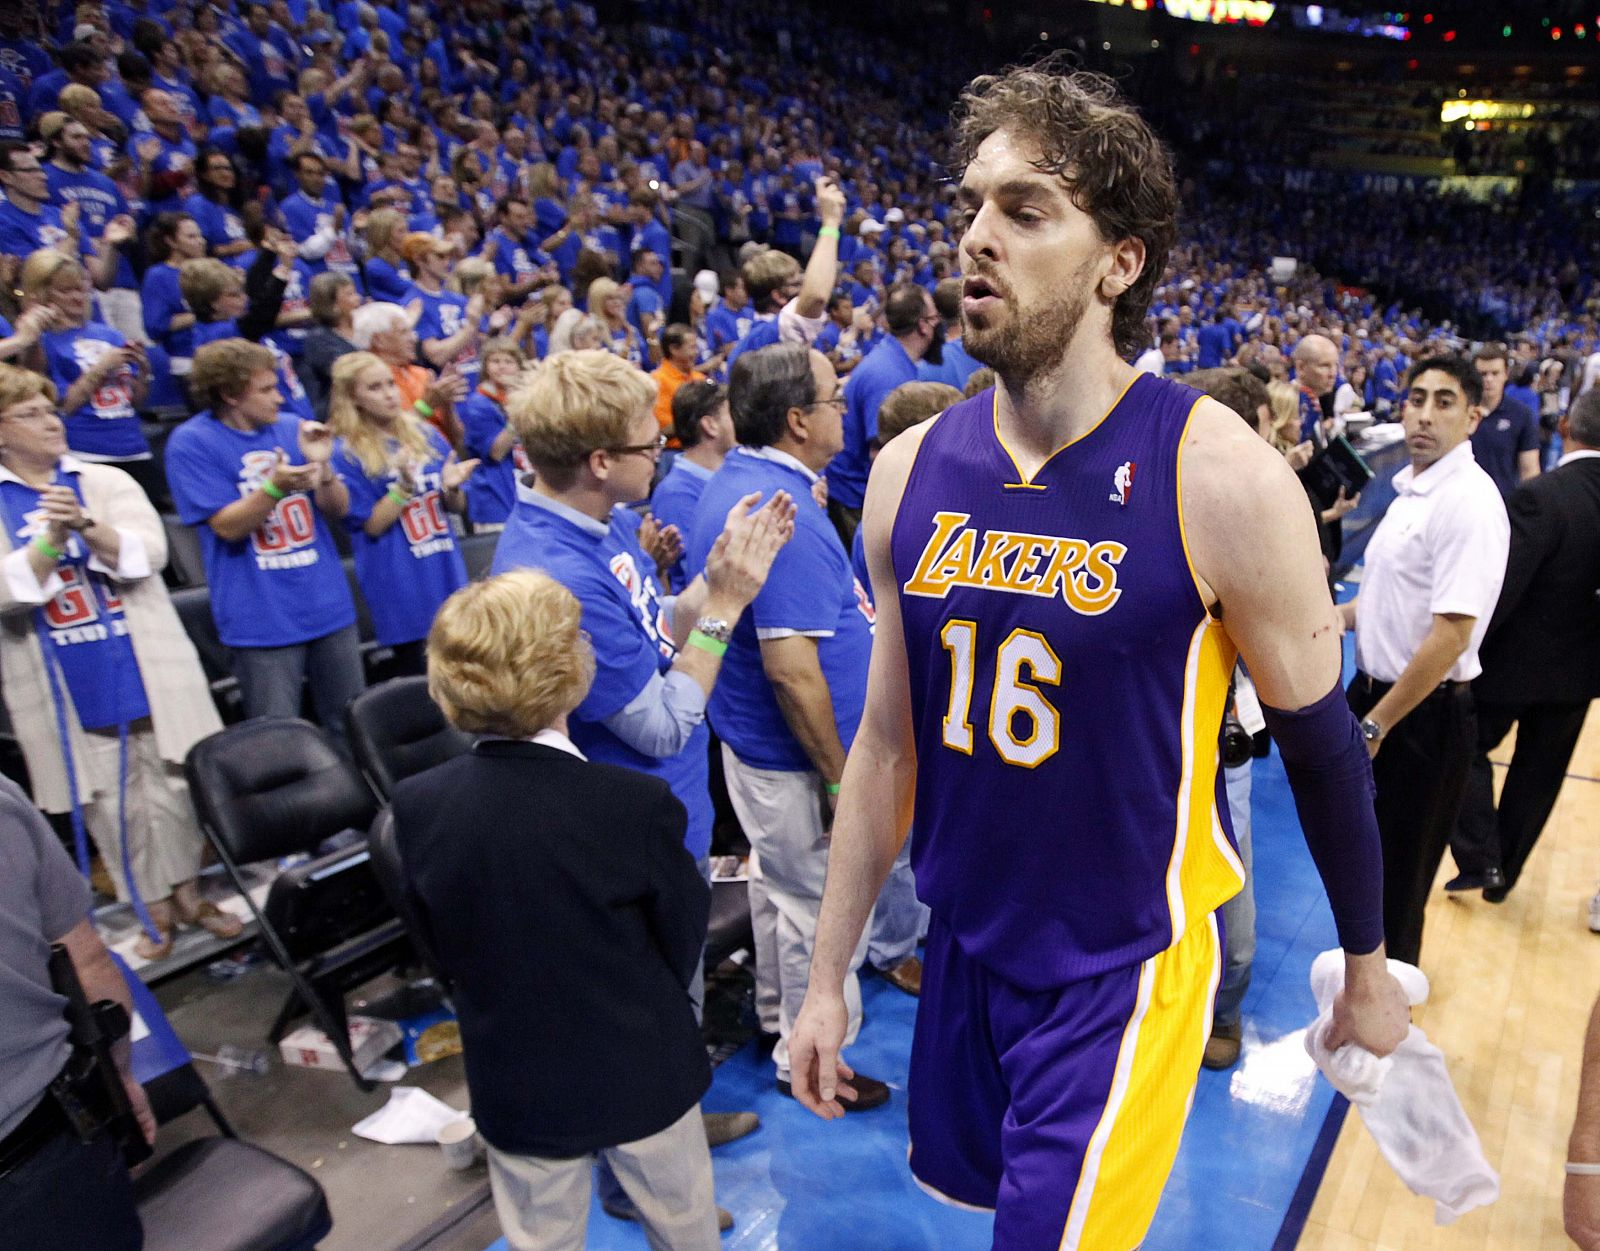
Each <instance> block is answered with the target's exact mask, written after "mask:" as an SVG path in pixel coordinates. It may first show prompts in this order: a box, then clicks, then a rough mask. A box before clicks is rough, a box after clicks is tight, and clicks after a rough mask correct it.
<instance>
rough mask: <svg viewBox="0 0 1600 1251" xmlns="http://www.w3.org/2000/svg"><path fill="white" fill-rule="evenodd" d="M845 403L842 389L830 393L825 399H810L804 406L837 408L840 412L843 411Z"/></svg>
mask: <svg viewBox="0 0 1600 1251" xmlns="http://www.w3.org/2000/svg"><path fill="white" fill-rule="evenodd" d="M845 403H846V401H845V398H844V391H843V390H840V391H839V392H838V393H837V394H834V395H830V396H829V397H828V398H827V399H825V400H812V401H811V403H809V404H807V405H806V407H807V408H837V409H838V410H839V411H840V412H841V413H842V412H843V411H844V409H845Z"/></svg>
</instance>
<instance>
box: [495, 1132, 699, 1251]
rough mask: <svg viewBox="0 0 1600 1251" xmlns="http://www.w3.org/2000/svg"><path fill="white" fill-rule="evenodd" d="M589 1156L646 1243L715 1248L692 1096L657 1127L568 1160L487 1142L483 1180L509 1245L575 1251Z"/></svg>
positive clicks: (690, 1249)
mask: <svg viewBox="0 0 1600 1251" xmlns="http://www.w3.org/2000/svg"><path fill="white" fill-rule="evenodd" d="M596 1157H599V1158H600V1159H602V1160H604V1161H605V1163H606V1164H608V1165H609V1166H610V1168H611V1171H612V1172H613V1173H614V1174H615V1175H616V1178H617V1180H618V1181H619V1182H621V1183H622V1188H623V1190H625V1191H626V1192H627V1195H628V1198H630V1199H631V1200H633V1206H634V1209H635V1211H636V1212H637V1213H638V1219H639V1227H640V1228H641V1229H643V1230H644V1236H645V1238H646V1239H647V1240H648V1241H649V1243H650V1246H651V1247H652V1248H653V1251H718V1248H719V1246H720V1243H721V1236H720V1235H719V1234H718V1232H717V1205H716V1202H715V1200H714V1199H713V1198H712V1193H711V1149H710V1148H709V1147H708V1146H706V1130H705V1125H704V1123H703V1122H702V1121H701V1119H700V1105H699V1104H698V1103H697V1104H695V1105H694V1106H693V1107H692V1108H690V1109H689V1110H688V1111H687V1112H685V1113H684V1114H683V1115H682V1116H681V1117H679V1118H678V1119H677V1120H676V1121H674V1122H673V1123H672V1124H671V1125H669V1126H668V1127H667V1128H666V1129H664V1130H662V1131H661V1132H660V1133H659V1134H651V1135H650V1137H648V1138H641V1139H639V1140H638V1141H637V1142H625V1143H622V1144H621V1145H619V1146H615V1147H606V1148H605V1149H604V1150H602V1151H599V1152H596V1153H594V1154H592V1155H580V1156H575V1157H574V1158H572V1159H570V1160H546V1159H540V1158H539V1157H537V1156H531V1155H508V1154H506V1153H505V1152H502V1151H496V1150H495V1149H494V1148H493V1147H490V1148H489V1187H490V1189H491V1190H492V1191H493V1192H494V1210H495V1214H496V1215H497V1216H498V1217H499V1218H500V1229H501V1231H502V1232H503V1233H504V1234H505V1236H506V1242H507V1243H508V1244H509V1245H510V1246H511V1248H512V1251H583V1246H584V1235H585V1234H586V1233H587V1231H588V1226H589V1198H590V1189H589V1173H590V1170H591V1169H592V1168H593V1167H594V1163H595V1159H596Z"/></svg>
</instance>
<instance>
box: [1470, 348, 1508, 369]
mask: <svg viewBox="0 0 1600 1251" xmlns="http://www.w3.org/2000/svg"><path fill="white" fill-rule="evenodd" d="M1472 361H1473V364H1477V362H1479V361H1503V362H1505V367H1506V370H1507V371H1508V372H1509V371H1510V369H1511V353H1510V352H1508V351H1506V348H1505V344H1503V343H1485V344H1484V345H1483V346H1482V347H1481V348H1479V349H1478V350H1477V351H1476V352H1474V353H1473V354H1472Z"/></svg>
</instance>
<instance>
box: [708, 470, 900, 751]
mask: <svg viewBox="0 0 1600 1251" xmlns="http://www.w3.org/2000/svg"><path fill="white" fill-rule="evenodd" d="M779 490H784V491H788V492H789V494H790V495H791V496H793V497H794V502H795V506H796V514H795V523H794V537H793V538H791V539H790V540H789V542H788V543H786V544H785V545H784V547H783V549H782V550H781V551H780V552H779V553H778V557H777V559H776V560H775V561H773V564H772V572H771V573H770V574H768V575H767V581H766V585H765V586H763V587H762V588H761V592H760V593H759V594H758V595H757V596H756V598H755V600H754V602H753V603H752V604H751V605H750V607H749V609H748V610H746V612H745V614H744V615H743V616H742V617H740V618H739V623H738V625H736V626H735V627H734V629H733V638H732V640H731V641H730V642H729V644H728V651H727V654H726V655H725V656H724V657H723V658H722V672H721V674H720V675H719V676H718V678H717V685H716V687H715V688H714V689H713V690H712V692H711V703H710V706H709V712H710V717H711V723H712V725H713V726H715V727H716V731H717V734H718V736H719V737H720V738H721V739H722V740H723V741H724V742H725V743H727V744H728V746H729V747H730V748H732V749H733V753H734V754H735V755H736V756H738V757H739V759H740V760H741V761H743V762H744V763H745V764H747V765H750V766H752V767H753V768H757V769H773V770H780V771H784V772H800V771H804V770H809V769H812V768H814V767H815V766H814V765H813V764H812V763H811V758H810V757H809V756H808V755H806V752H805V748H803V747H802V746H801V745H800V743H799V740H797V739H796V738H795V736H794V734H793V732H792V731H790V729H789V723H788V722H787V721H786V720H785V719H784V716H783V712H782V710H781V709H780V708H779V707H778V700H777V696H776V695H774V694H773V690H772V683H771V682H770V681H769V680H768V678H767V674H766V669H765V667H764V666H763V665H762V663H761V643H760V639H761V637H762V636H763V635H767V637H772V635H770V634H768V632H769V631H787V632H790V633H794V634H806V635H811V636H813V637H815V638H816V640H817V657H818V660H819V661H820V662H821V665H822V675H823V677H824V678H825V679H826V680H827V683H828V691H829V693H830V694H831V696H832V697H833V715H834V720H835V721H836V722H837V723H838V727H839V741H840V742H841V743H843V744H844V747H845V749H846V750H847V751H848V750H849V748H850V744H851V742H852V741H853V740H854V738H855V735H856V729H857V727H858V726H859V725H860V724H861V710H862V707H863V705H864V704H865V702H866V697H867V662H868V661H869V660H870V659H871V656H872V628H873V624H874V622H875V621H876V613H875V612H874V611H873V608H872V603H871V601H870V600H869V599H868V598H867V593H866V591H865V589H864V588H862V587H861V586H860V584H858V583H857V581H856V577H855V574H854V573H853V572H852V571H851V569H850V557H849V555H848V554H847V553H846V552H845V550H844V544H843V543H841V542H840V541H839V533H838V531H837V530H835V529H834V527H833V523H832V522H831V521H829V520H828V515H827V513H826V512H824V511H823V510H822V509H821V508H820V507H818V505H817V502H816V500H815V499H813V498H812V495H811V481H810V479H809V478H808V477H807V476H806V475H805V474H804V473H803V472H802V471H801V470H800V469H799V468H797V467H796V466H794V465H792V464H787V463H780V462H778V461H774V460H769V459H767V458H766V456H765V455H764V454H757V453H754V452H752V451H751V449H748V448H738V447H736V448H734V449H733V451H731V452H729V453H728V458H727V459H726V460H725V461H723V462H722V468H721V469H719V470H717V472H716V473H715V474H714V475H713V476H712V478H711V481H710V482H708V483H707V484H706V488H705V492H704V493H703V494H702V495H701V497H700V506H699V508H698V509H697V510H696V511H695V520H694V528H693V534H692V535H691V537H690V540H689V543H688V545H687V550H688V565H689V569H690V570H691V572H698V571H699V570H701V569H703V568H704V567H705V562H706V556H707V554H708V553H709V552H710V551H711V545H712V544H713V543H714V542H716V539H717V535H719V534H720V533H721V532H722V528H723V524H724V522H725V520H726V518H727V515H728V510H729V509H731V508H732V507H733V506H734V505H735V504H736V503H738V502H739V500H740V499H741V498H743V497H744V496H746V495H749V494H751V493H752V492H754V493H757V494H759V495H760V496H761V497H762V502H764V501H765V500H766V499H767V498H768V497H770V496H771V495H772V494H773V493H774V492H776V491H779ZM757 506H758V507H759V503H758V505H757Z"/></svg>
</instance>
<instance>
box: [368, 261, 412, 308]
mask: <svg viewBox="0 0 1600 1251" xmlns="http://www.w3.org/2000/svg"><path fill="white" fill-rule="evenodd" d="M366 269H367V294H368V295H370V296H371V297H372V298H373V299H374V300H386V301H388V302H389V303H390V304H404V303H405V302H406V299H407V297H408V293H409V292H410V290H411V271H410V270H409V269H407V268H406V267H405V266H404V265H391V264H390V263H389V262H388V261H386V260H384V259H383V258H382V257H381V256H374V257H369V258H368V260H367V265H366Z"/></svg>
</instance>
